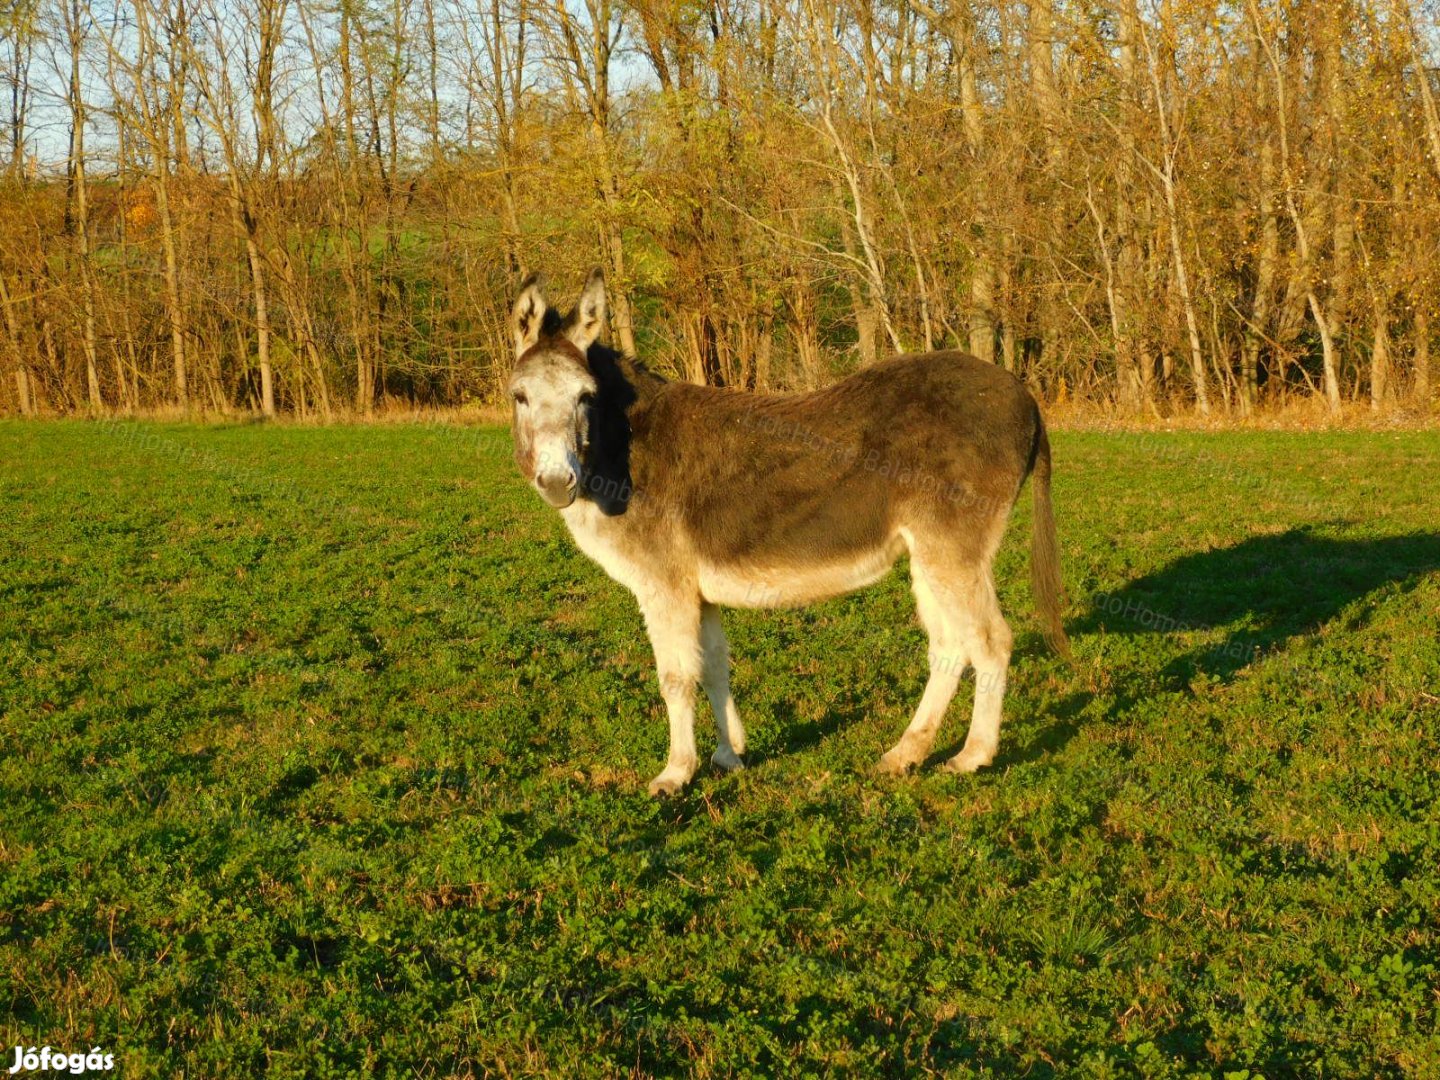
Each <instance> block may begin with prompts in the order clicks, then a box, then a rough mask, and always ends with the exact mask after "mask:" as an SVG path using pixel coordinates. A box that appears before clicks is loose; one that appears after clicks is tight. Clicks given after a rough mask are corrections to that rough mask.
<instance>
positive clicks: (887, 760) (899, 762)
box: [875, 746, 915, 776]
mask: <svg viewBox="0 0 1440 1080" xmlns="http://www.w3.org/2000/svg"><path fill="white" fill-rule="evenodd" d="M914 764H915V760H914V758H912V757H911V756H910V755H909V754H906V753H902V752H901V750H900V748H899V747H898V746H897V747H894V748H893V749H891V750H887V751H885V753H884V754H882V755H881V757H880V760H879V761H877V762H876V763H875V771H876V772H878V773H880V774H881V775H883V776H904V775H905V774H906V773H907V772H909V771H910V768H911V766H913V765H914Z"/></svg>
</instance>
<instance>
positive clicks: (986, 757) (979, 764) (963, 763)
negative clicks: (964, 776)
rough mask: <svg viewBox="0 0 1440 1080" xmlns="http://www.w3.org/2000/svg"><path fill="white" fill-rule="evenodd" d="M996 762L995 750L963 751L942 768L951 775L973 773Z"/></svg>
mask: <svg viewBox="0 0 1440 1080" xmlns="http://www.w3.org/2000/svg"><path fill="white" fill-rule="evenodd" d="M994 760H995V751H993V750H961V751H960V753H958V754H956V755H955V756H954V757H952V758H951V759H950V760H949V761H947V762H945V764H944V765H941V766H940V768H941V769H943V770H944V771H945V772H949V773H973V772H975V771H976V770H977V769H983V768H984V767H985V766H986V765H989V764H990V763H991V762H992V761H994Z"/></svg>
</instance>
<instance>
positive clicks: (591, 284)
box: [564, 268, 605, 353]
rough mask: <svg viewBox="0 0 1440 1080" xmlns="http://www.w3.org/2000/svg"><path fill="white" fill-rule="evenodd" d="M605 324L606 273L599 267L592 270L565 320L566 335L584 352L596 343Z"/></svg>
mask: <svg viewBox="0 0 1440 1080" xmlns="http://www.w3.org/2000/svg"><path fill="white" fill-rule="evenodd" d="M604 326H605V275H604V274H603V273H601V272H600V270H599V269H598V268H597V269H595V270H592V271H590V280H589V281H587V282H585V289H584V291H583V292H581V293H580V299H579V301H577V302H576V304H575V310H574V311H572V312H570V316H569V318H567V319H566V320H565V327H564V330H565V336H566V337H567V338H569V339H570V341H571V343H573V344H574V346H575V347H576V348H577V349H579V350H580V351H581V352H582V353H583V352H584V351H585V350H586V349H588V348H590V346H591V345H593V344H594V343H595V339H596V338H597V337H599V336H600V331H601V329H602V328H603V327H604Z"/></svg>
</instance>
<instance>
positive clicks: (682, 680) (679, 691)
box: [640, 591, 701, 795]
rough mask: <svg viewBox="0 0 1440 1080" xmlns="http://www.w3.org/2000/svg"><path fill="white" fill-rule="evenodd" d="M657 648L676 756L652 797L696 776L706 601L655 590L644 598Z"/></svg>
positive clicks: (647, 625) (672, 749)
mask: <svg viewBox="0 0 1440 1080" xmlns="http://www.w3.org/2000/svg"><path fill="white" fill-rule="evenodd" d="M640 605H641V610H642V611H643V612H644V614H645V628H646V629H647V630H648V631H649V632H650V644H651V645H652V646H654V648H655V668H656V670H657V671H658V672H659V675H660V694H661V696H662V697H663V698H664V699H665V708H666V710H667V711H668V712H669V714H670V759H669V760H668V761H667V762H666V763H665V768H664V769H663V770H662V771H661V773H660V775H659V776H657V777H655V779H653V780H651V781H650V794H651V795H673V794H674V793H675V792H677V791H679V790H680V789H681V788H683V787H684V786H685V785H686V784H688V783H689V782H690V778H691V777H692V776H694V775H695V763H696V757H695V684H696V683H697V682H699V681H700V675H701V657H700V599H699V597H696V596H689V597H683V596H677V595H676V594H675V593H673V592H669V591H666V592H663V593H655V594H651V595H648V596H644V597H641V599H640Z"/></svg>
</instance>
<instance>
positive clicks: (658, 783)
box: [649, 769, 690, 798]
mask: <svg viewBox="0 0 1440 1080" xmlns="http://www.w3.org/2000/svg"><path fill="white" fill-rule="evenodd" d="M689 782H690V774H689V773H688V772H682V771H680V770H679V769H666V770H665V771H664V772H662V773H661V774H660V775H659V776H657V777H655V779H654V780H651V781H650V785H649V787H650V794H651V795H654V796H656V797H657V798H658V797H659V796H661V795H678V794H680V792H681V790H682V789H683V788H684V787H685V785H686V784H688V783H689Z"/></svg>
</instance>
